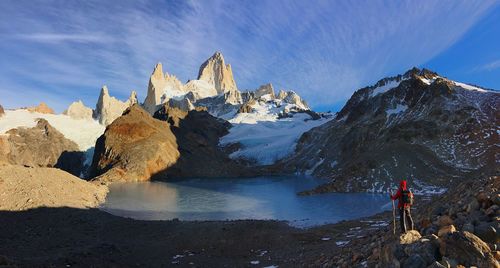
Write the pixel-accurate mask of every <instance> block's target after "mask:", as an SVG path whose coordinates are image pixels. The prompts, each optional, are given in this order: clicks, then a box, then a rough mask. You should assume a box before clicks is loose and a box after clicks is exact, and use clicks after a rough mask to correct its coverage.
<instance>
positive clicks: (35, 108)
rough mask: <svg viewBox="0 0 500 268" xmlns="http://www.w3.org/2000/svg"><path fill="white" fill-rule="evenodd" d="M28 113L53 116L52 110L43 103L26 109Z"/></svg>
mask: <svg viewBox="0 0 500 268" xmlns="http://www.w3.org/2000/svg"><path fill="white" fill-rule="evenodd" d="M28 111H30V112H32V113H41V114H54V110H52V108H50V107H49V106H48V105H47V104H46V103H45V102H40V104H39V105H38V106H33V107H28Z"/></svg>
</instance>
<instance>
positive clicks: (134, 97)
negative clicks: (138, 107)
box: [127, 90, 139, 106]
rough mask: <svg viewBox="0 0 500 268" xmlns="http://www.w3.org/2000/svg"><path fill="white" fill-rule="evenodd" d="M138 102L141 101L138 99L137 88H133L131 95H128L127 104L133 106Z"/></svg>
mask: <svg viewBox="0 0 500 268" xmlns="http://www.w3.org/2000/svg"><path fill="white" fill-rule="evenodd" d="M137 103H139V101H138V100H137V92H135V90H132V92H131V93H130V97H128V100H127V104H128V106H132V105H134V104H137Z"/></svg>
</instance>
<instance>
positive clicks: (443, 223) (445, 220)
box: [437, 215, 453, 227]
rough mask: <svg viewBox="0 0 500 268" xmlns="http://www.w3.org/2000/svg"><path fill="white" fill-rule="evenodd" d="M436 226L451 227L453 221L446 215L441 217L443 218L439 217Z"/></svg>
mask: <svg viewBox="0 0 500 268" xmlns="http://www.w3.org/2000/svg"><path fill="white" fill-rule="evenodd" d="M437 223H438V226H439V227H444V226H447V225H452V224H453V220H452V219H451V218H450V216H448V215H443V216H440V217H439V218H438V222H437Z"/></svg>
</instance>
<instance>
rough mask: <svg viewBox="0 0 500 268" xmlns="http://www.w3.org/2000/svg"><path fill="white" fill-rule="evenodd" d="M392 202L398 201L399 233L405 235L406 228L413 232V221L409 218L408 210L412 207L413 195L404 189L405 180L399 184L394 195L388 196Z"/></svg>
mask: <svg viewBox="0 0 500 268" xmlns="http://www.w3.org/2000/svg"><path fill="white" fill-rule="evenodd" d="M390 197H391V199H392V200H396V199H397V200H398V209H399V221H400V223H401V232H402V233H406V231H407V227H408V228H409V229H410V230H413V220H412V218H411V213H410V208H411V206H412V205H413V193H412V192H411V191H410V190H408V188H407V187H406V180H402V181H401V182H400V183H399V189H398V191H397V192H396V194H395V195H392V194H391V195H390Z"/></svg>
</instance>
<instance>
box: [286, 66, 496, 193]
mask: <svg viewBox="0 0 500 268" xmlns="http://www.w3.org/2000/svg"><path fill="white" fill-rule="evenodd" d="M499 105H500V94H499V92H496V91H489V90H485V89H482V88H479V87H475V86H471V85H467V84H464V83H460V82H456V81H453V80H450V79H448V78H445V77H442V76H440V75H438V74H437V73H436V72H433V71H430V70H427V69H418V68H412V69H410V70H409V71H407V72H405V73H404V74H402V75H398V76H394V77H387V78H384V79H381V80H379V81H378V82H377V83H376V84H375V85H373V86H368V87H364V88H362V89H359V90H357V91H356V92H355V93H354V94H353V95H352V97H351V98H350V99H349V100H348V101H347V103H346V105H345V106H344V107H343V108H342V109H341V111H340V112H339V113H338V114H337V116H336V118H335V120H332V121H330V122H329V123H326V124H324V125H322V126H321V127H319V128H317V129H313V130H312V131H310V132H307V133H305V134H304V135H303V136H302V138H301V141H300V142H299V144H298V145H297V150H296V155H295V156H294V158H293V159H287V160H286V161H287V163H286V164H287V165H290V163H294V165H295V166H294V167H293V170H295V171H296V170H303V171H307V172H311V173H312V174H314V175H316V176H319V177H328V178H331V179H332V180H333V181H335V183H331V184H329V185H328V186H325V187H322V188H321V189H318V191H332V190H338V191H352V190H354V191H357V190H369V191H382V190H383V189H385V188H386V187H387V186H388V185H389V183H390V182H389V179H390V178H408V179H411V180H414V181H415V182H418V183H419V185H418V186H417V187H418V188H420V189H421V190H423V189H424V188H425V185H426V184H432V185H445V184H446V183H449V179H448V181H447V177H450V176H451V177H461V176H465V175H467V174H469V173H472V172H479V171H480V170H491V168H492V167H495V165H498V156H497V154H496V147H495V146H492V144H496V142H495V141H494V140H498V133H497V131H496V129H497V125H498V124H499V119H498V116H497V114H498V112H497V111H496V109H495V107H498V106H499ZM318 152H319V153H318ZM471 155H474V156H475V157H470V156H471ZM317 163H320V164H317ZM332 167H334V168H332ZM429 189H430V188H429Z"/></svg>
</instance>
